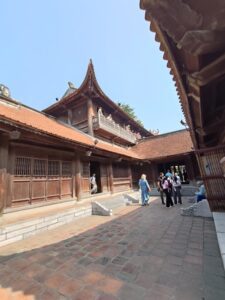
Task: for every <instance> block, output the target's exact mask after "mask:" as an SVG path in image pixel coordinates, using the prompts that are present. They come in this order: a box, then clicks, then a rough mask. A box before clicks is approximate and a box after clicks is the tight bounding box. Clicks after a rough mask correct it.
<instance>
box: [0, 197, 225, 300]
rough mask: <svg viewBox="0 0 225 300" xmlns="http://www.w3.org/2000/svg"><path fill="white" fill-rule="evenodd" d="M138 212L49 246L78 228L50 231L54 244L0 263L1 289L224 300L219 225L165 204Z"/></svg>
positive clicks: (109, 299) (46, 294) (105, 299)
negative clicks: (217, 236)
mask: <svg viewBox="0 0 225 300" xmlns="http://www.w3.org/2000/svg"><path fill="white" fill-rule="evenodd" d="M135 208H136V209H134V207H126V212H127V213H126V214H124V215H122V216H120V217H118V218H115V219H113V220H111V221H109V222H107V223H104V224H102V225H99V226H96V227H94V228H92V229H89V230H87V231H85V232H83V233H80V234H77V233H76V232H74V234H73V236H72V237H70V238H65V239H64V240H61V241H59V242H56V243H51V234H52V233H53V232H54V231H57V232H58V233H60V232H61V234H62V235H63V234H64V232H66V230H70V231H71V230H72V229H71V228H73V226H74V225H73V224H74V223H71V224H68V225H65V226H62V228H61V227H60V228H57V229H55V230H53V231H51V232H48V237H49V243H51V244H50V245H47V246H43V247H38V246H37V243H36V248H35V249H32V250H29V251H25V252H21V253H15V254H12V255H9V256H7V255H6V256H1V257H0V285H1V286H2V287H3V288H12V290H13V291H18V290H21V291H23V292H24V293H25V294H28V295H34V296H35V299H40V300H44V299H48V300H50V299H54V300H55V299H76V300H78V299H82V300H84V299H85V300H86V299H88V300H89V299H90V300H91V299H96V300H124V299H127V300H139V299H144V300H145V299H146V300H147V299H148V300H149V299H153V300H157V299H160V300H164V299H170V300H178V299H179V300H180V299H182V300H195V299H198V300H203V299H204V300H211V299H213V300H215V299H216V300H220V299H221V300H222V299H225V277H224V270H223V266H222V260H221V257H220V253H219V249H218V243H217V238H216V232H215V228H214V223H213V220H212V219H209V218H208V219H206V218H205V219H204V218H193V217H184V216H181V215H180V214H179V207H174V208H169V209H167V208H163V207H161V205H160V200H159V199H157V201H153V202H152V203H150V206H149V207H139V206H138V207H135ZM123 209H124V208H123ZM89 218H92V219H93V218H108V217H95V216H92V217H89ZM96 220H97V219H96ZM77 222H88V218H85V219H83V220H82V221H81V220H79V221H77ZM96 224H97V222H96ZM71 232H72V231H71ZM45 234H46V233H45ZM65 236H66V235H65ZM33 241H35V237H32V239H27V240H25V241H23V242H24V243H30V246H31V247H32V243H34V242H33ZM34 244H35V243H34ZM18 251H19V249H18ZM0 252H1V251H0Z"/></svg>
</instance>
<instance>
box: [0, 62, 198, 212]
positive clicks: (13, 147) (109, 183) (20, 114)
mask: <svg viewBox="0 0 225 300" xmlns="http://www.w3.org/2000/svg"><path fill="white" fill-rule="evenodd" d="M1 87H2V88H1V92H0V138H1V144H0V208H1V211H3V212H7V211H10V210H13V209H14V208H17V207H21V208H24V209H25V208H27V207H31V206H32V207H33V206H34V204H38V205H39V206H40V205H46V204H49V203H51V204H53V203H59V202H63V201H69V200H71V201H80V200H82V199H85V198H88V197H91V185H90V176H91V175H92V174H96V181H97V187H98V188H97V194H105V195H106V194H109V195H110V194H115V193H119V192H124V191H129V190H132V189H133V188H135V187H136V186H137V182H138V179H139V178H140V176H141V174H142V173H146V174H147V176H148V179H149V181H150V183H151V185H152V186H154V185H155V183H156V180H157V177H158V174H159V172H160V171H166V170H167V169H168V168H170V169H171V170H174V172H175V171H176V172H178V173H179V174H180V176H181V179H182V181H183V183H185V184H188V183H189V182H193V181H195V179H196V176H197V175H198V174H199V170H198V168H197V167H196V165H197V164H196V158H195V155H194V150H193V149H194V148H193V143H192V141H191V137H190V133H189V131H187V130H181V131H177V132H172V133H168V134H162V135H154V134H153V133H151V132H150V131H148V130H146V129H145V128H143V127H142V126H141V125H140V124H139V123H137V122H136V121H135V120H133V119H132V118H131V117H130V116H129V115H128V114H127V113H125V112H124V111H123V110H122V109H121V107H120V106H119V105H117V104H116V103H114V102H113V101H112V100H111V99H109V98H108V97H107V96H106V95H105V94H104V92H103V91H102V90H101V88H100V86H99V84H98V82H97V80H96V76H95V72H94V67H93V64H92V62H91V61H90V63H89V65H88V69H87V73H86V76H85V78H84V81H83V83H82V84H81V86H80V87H79V88H76V87H75V86H74V85H73V84H72V83H71V82H69V88H68V89H67V90H66V92H65V94H64V95H63V97H62V98H61V99H59V100H57V101H56V102H55V103H54V104H52V105H51V106H50V107H47V108H46V109H44V110H43V111H42V112H40V111H37V110H35V109H32V108H30V107H27V106H26V105H23V104H22V103H20V102H18V101H16V100H14V99H12V98H11V96H10V93H9V90H8V89H7V87H5V86H3V85H1ZM95 196H96V194H95Z"/></svg>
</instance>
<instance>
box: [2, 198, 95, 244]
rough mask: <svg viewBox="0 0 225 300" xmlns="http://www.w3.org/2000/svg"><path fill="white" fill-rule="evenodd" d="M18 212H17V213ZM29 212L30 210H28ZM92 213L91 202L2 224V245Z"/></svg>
mask: <svg viewBox="0 0 225 300" xmlns="http://www.w3.org/2000/svg"><path fill="white" fill-rule="evenodd" d="M16 213H17V212H15V214H16ZM27 213H28V214H29V212H27ZM91 214H92V207H91V203H89V204H86V205H84V206H79V207H76V206H73V207H71V208H69V209H66V210H65V209H64V210H61V211H57V212H54V213H50V214H48V215H46V214H45V215H39V216H36V217H32V218H30V219H26V220H24V221H19V222H16V221H15V222H13V223H11V224H7V222H5V223H4V224H0V247H2V246H5V245H8V244H10V243H14V242H16V241H19V240H23V239H26V238H27V237H29V236H32V235H35V234H37V233H40V232H43V231H46V230H50V229H53V228H56V227H58V226H61V225H64V224H67V223H69V222H72V221H74V220H76V219H79V218H82V217H86V216H90V215H91Z"/></svg>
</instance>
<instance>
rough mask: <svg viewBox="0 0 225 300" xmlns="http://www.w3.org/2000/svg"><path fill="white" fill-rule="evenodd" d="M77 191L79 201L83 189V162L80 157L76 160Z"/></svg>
mask: <svg viewBox="0 0 225 300" xmlns="http://www.w3.org/2000/svg"><path fill="white" fill-rule="evenodd" d="M75 189H76V196H77V200H78V201H79V200H80V199H81V194H82V189H81V162H80V157H76V160H75Z"/></svg>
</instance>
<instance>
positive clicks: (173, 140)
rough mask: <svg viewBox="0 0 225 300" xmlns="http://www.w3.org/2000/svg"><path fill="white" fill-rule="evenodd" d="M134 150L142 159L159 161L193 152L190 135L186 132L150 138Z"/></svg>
mask: <svg viewBox="0 0 225 300" xmlns="http://www.w3.org/2000/svg"><path fill="white" fill-rule="evenodd" d="M132 150H133V151H134V152H135V153H136V154H138V155H139V157H140V158H142V159H157V158H163V157H168V156H174V155H179V154H184V153H188V152H192V151H193V144H192V141H191V136H190V133H189V132H188V131H186V130H181V131H175V132H170V133H167V134H162V135H158V136H154V137H151V138H148V139H146V140H143V141H141V142H140V143H139V144H138V145H136V146H134V147H133V148H132Z"/></svg>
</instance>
